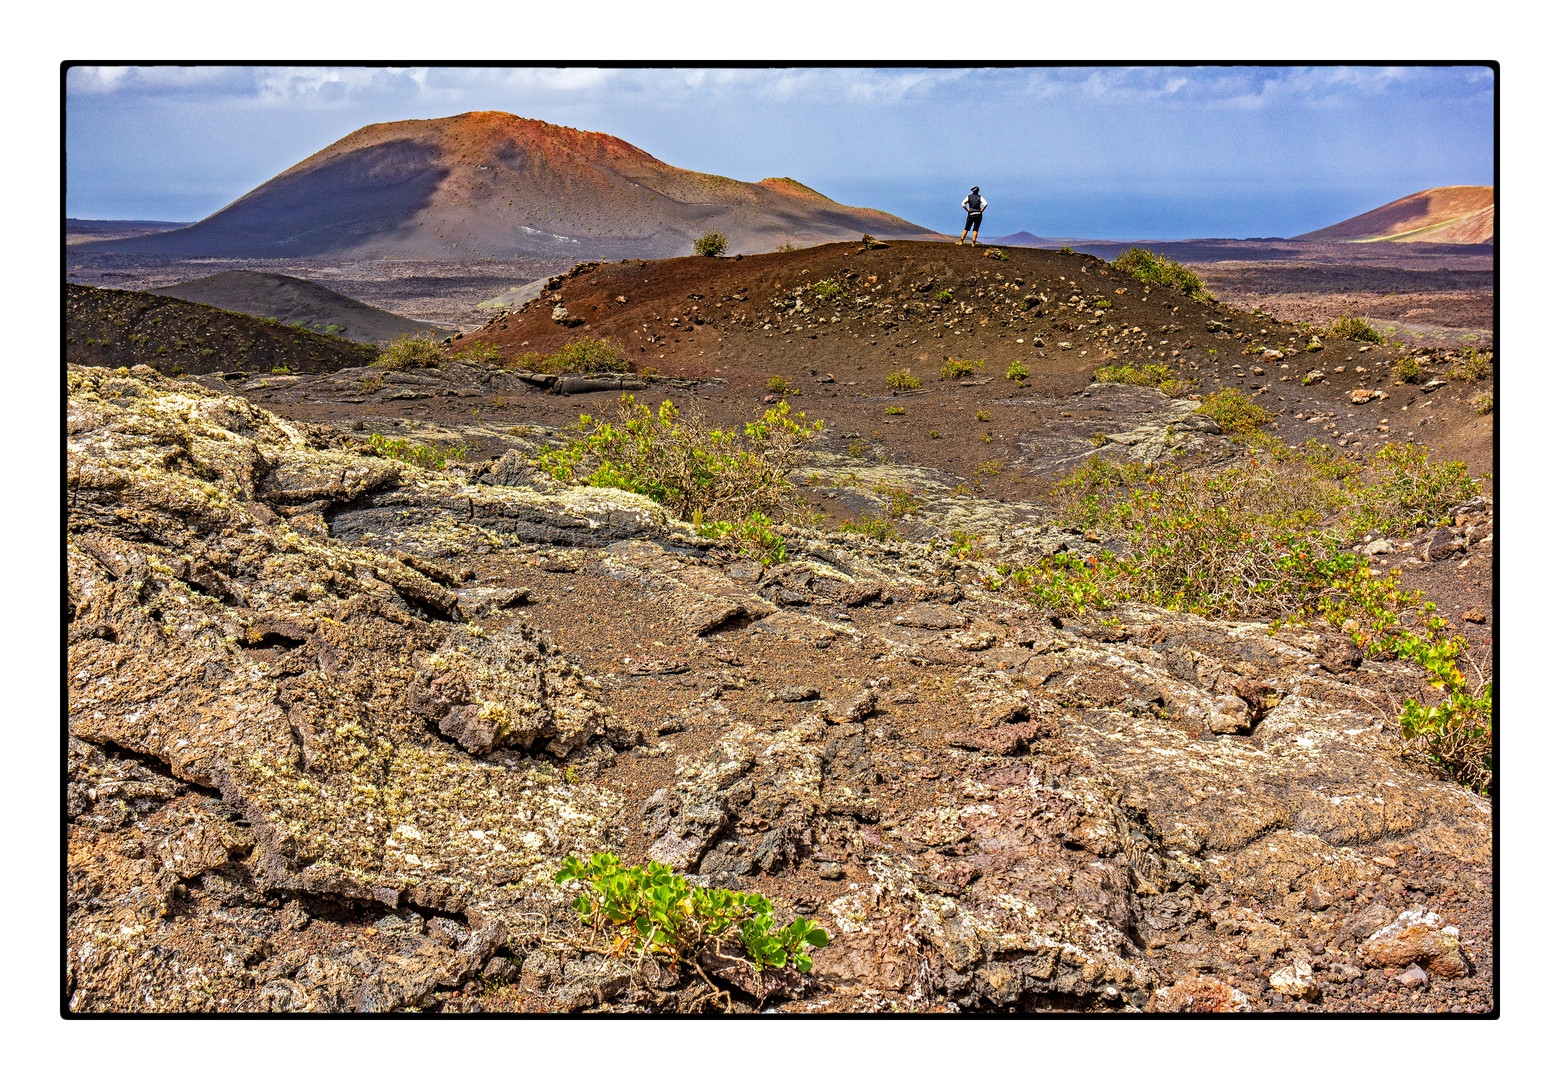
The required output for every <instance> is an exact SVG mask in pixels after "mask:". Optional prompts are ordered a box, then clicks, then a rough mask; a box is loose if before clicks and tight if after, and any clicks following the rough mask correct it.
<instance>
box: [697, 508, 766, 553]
mask: <svg viewBox="0 0 1560 1080" xmlns="http://www.w3.org/2000/svg"><path fill="white" fill-rule="evenodd" d="M699 535H701V536H706V537H709V538H710V539H711V540H718V541H720V542H721V544H723V545H724V546H726V547H729V548H731V549H733V550H735V551H737V552H740V553H741V554H743V555H745V556H747V557H748V558H750V559H755V560H757V561H758V562H761V563H763V564H764V565H765V566H773V565H775V564H776V563H783V562H785V560H786V550H785V539H784V537H782V536H781V535H780V534H779V533H778V532H776V531H775V525H774V522H772V521H770V520H769V517H768V516H767V515H765V514H761V513H758V512H757V511H754V512H753V513H752V514H749V515H748V516H747V517H746V518H744V519H743V520H741V521H711V522H705V523H704V524H701V525H700V526H699Z"/></svg>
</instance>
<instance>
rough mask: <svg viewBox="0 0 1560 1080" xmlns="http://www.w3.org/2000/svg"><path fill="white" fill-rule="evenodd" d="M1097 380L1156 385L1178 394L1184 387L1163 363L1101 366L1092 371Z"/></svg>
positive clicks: (1131, 384)
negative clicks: (1137, 365) (1136, 365)
mask: <svg viewBox="0 0 1560 1080" xmlns="http://www.w3.org/2000/svg"><path fill="white" fill-rule="evenodd" d="M1094 378H1095V381H1097V382H1113V383H1125V384H1126V385H1128V386H1157V387H1158V388H1159V389H1160V390H1162V391H1164V392H1165V393H1167V394H1179V393H1180V392H1181V391H1182V390H1184V389H1185V386H1184V385H1183V384H1182V383H1181V380H1179V379H1177V378H1176V376H1175V372H1173V371H1171V370H1170V369H1169V368H1168V367H1166V366H1165V365H1164V364H1144V365H1143V366H1142V367H1141V368H1136V367H1133V366H1132V365H1131V364H1121V365H1120V366H1118V367H1102V368H1098V369H1096V370H1095V372H1094Z"/></svg>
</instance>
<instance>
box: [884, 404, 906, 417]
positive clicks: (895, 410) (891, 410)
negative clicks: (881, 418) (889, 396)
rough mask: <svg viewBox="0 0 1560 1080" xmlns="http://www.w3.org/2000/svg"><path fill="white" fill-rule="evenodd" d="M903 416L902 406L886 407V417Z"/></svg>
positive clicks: (903, 408) (903, 409)
mask: <svg viewBox="0 0 1560 1080" xmlns="http://www.w3.org/2000/svg"><path fill="white" fill-rule="evenodd" d="M904 414H905V407H904V406H903V405H890V406H889V407H888V415H889V416H903V415H904Z"/></svg>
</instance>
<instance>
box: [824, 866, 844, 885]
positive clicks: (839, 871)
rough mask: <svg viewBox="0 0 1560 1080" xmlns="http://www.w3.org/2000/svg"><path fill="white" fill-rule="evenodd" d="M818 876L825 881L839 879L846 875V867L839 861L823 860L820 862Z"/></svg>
mask: <svg viewBox="0 0 1560 1080" xmlns="http://www.w3.org/2000/svg"><path fill="white" fill-rule="evenodd" d="M818 876H819V877H821V878H823V880H824V881H838V880H840V879H841V878H842V877H844V876H845V868H844V867H843V866H841V865H840V864H839V863H837V862H821V863H819V864H818Z"/></svg>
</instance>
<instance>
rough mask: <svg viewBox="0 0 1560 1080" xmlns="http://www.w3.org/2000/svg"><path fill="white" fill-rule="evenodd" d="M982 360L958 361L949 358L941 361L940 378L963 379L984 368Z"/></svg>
mask: <svg viewBox="0 0 1560 1080" xmlns="http://www.w3.org/2000/svg"><path fill="white" fill-rule="evenodd" d="M985 365H986V361H984V360H960V359H955V358H954V357H952V356H950V357H948V359H947V360H945V361H943V366H942V377H943V378H944V379H965V378H968V377H969V376H971V375H973V374H975V373H976V372H977V371H980V370H981V369H982V368H983V367H985Z"/></svg>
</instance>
